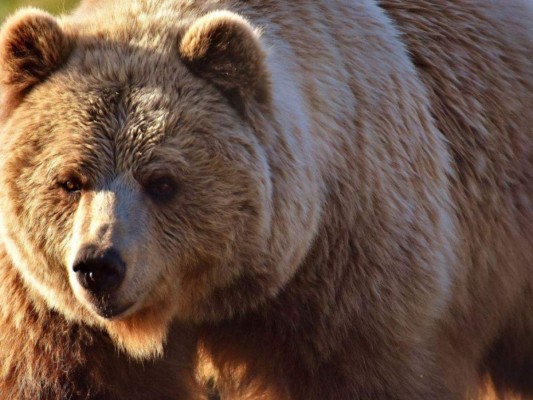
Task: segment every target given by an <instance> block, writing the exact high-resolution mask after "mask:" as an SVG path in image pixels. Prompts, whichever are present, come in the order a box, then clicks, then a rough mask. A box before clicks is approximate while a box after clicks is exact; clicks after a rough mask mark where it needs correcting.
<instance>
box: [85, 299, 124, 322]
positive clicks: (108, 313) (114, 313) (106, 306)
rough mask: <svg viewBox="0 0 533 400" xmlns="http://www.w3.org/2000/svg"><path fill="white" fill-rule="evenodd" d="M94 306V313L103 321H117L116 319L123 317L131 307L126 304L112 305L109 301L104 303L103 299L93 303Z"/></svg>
mask: <svg viewBox="0 0 533 400" xmlns="http://www.w3.org/2000/svg"><path fill="white" fill-rule="evenodd" d="M93 305H94V311H96V313H97V314H98V315H99V316H100V317H102V318H105V319H109V320H111V319H117V318H118V317H121V316H124V314H126V312H127V311H128V310H130V309H131V308H132V306H133V304H127V305H125V306H124V305H116V304H112V303H110V302H109V301H106V300H104V299H99V300H96V301H95V302H93Z"/></svg>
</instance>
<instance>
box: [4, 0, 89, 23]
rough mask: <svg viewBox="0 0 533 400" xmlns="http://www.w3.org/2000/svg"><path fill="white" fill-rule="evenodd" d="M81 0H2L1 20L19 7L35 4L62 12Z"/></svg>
mask: <svg viewBox="0 0 533 400" xmlns="http://www.w3.org/2000/svg"><path fill="white" fill-rule="evenodd" d="M78 1H79V0H0V22H3V21H4V19H5V17H7V16H8V15H9V14H11V13H12V12H13V11H15V10H16V9H17V8H19V7H23V6H34V7H39V8H42V9H44V10H47V11H49V12H51V13H52V14H60V13H62V12H65V11H68V10H70V9H71V8H72V7H74V6H75V5H76V4H77V2H78Z"/></svg>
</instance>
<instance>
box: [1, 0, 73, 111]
mask: <svg viewBox="0 0 533 400" xmlns="http://www.w3.org/2000/svg"><path fill="white" fill-rule="evenodd" d="M71 49H72V46H71V41H70V40H69V39H68V38H67V35H66V34H65V33H64V32H63V30H62V29H61V27H60V26H59V25H58V23H57V21H56V19H55V18H54V17H53V16H52V15H50V14H48V13H46V12H44V11H40V10H38V9H34V8H28V9H24V10H21V11H19V12H18V13H16V14H15V15H13V16H12V17H11V18H10V19H8V20H7V22H6V23H5V24H4V26H3V27H2V29H1V31H0V84H1V86H2V87H1V89H2V91H3V93H2V94H3V97H4V101H5V103H7V104H4V107H15V106H16V105H17V104H18V102H20V100H21V99H22V98H23V97H24V95H25V94H26V93H27V92H28V91H29V89H31V88H32V87H34V86H35V85H37V84H39V83H41V82H42V81H44V80H45V79H46V78H47V77H48V76H49V75H50V74H52V73H53V72H54V71H55V70H57V69H58V68H59V67H60V66H61V65H62V64H63V63H64V62H65V61H66V59H67V57H68V55H69V54H70V51H71ZM4 111H5V110H4Z"/></svg>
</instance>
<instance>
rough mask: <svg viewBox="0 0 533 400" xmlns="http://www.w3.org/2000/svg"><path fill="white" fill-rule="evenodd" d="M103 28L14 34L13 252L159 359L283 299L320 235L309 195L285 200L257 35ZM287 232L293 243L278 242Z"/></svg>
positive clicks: (10, 91) (6, 35)
mask: <svg viewBox="0 0 533 400" xmlns="http://www.w3.org/2000/svg"><path fill="white" fill-rule="evenodd" d="M106 12H107V11H106ZM103 13H104V12H103V11H102V14H101V15H100V19H98V17H91V18H84V17H82V16H80V15H74V16H71V17H65V18H62V19H58V18H55V17H53V16H51V15H49V14H47V13H44V12H42V11H39V10H36V9H25V10H22V11H20V12H19V13H17V14H15V15H14V16H12V17H11V18H10V19H8V20H7V22H6V23H5V24H4V27H3V29H2V30H1V32H0V77H1V78H0V79H1V82H0V85H1V91H2V102H3V103H2V104H3V107H2V110H3V115H2V117H1V120H0V126H1V132H0V135H1V136H0V138H1V142H0V147H1V148H2V159H1V160H0V185H1V186H0V187H1V188H2V189H1V191H0V227H1V235H2V236H1V239H2V241H3V243H4V245H5V247H6V250H7V252H8V254H9V255H10V257H11V259H12V260H13V264H14V265H15V266H16V268H18V270H19V271H20V273H21V276H22V277H23V279H24V282H25V283H26V285H27V286H28V288H30V293H32V295H34V296H35V298H36V299H41V300H44V301H45V304H46V305H47V306H48V307H50V308H51V309H54V310H57V311H58V312H60V313H62V314H64V315H65V317H66V318H67V319H69V320H72V321H74V322H81V323H84V324H89V325H91V326H95V327H97V328H101V329H104V330H105V331H107V332H108V333H109V334H110V336H111V337H112V338H114V340H115V341H116V342H117V344H118V345H119V346H121V347H122V348H123V349H125V350H127V351H128V352H129V353H130V354H131V355H133V356H135V357H139V358H145V357H150V356H153V355H156V354H159V353H160V352H161V351H162V346H163V343H164V341H165V337H166V334H167V330H168V325H169V323H170V321H171V320H172V319H173V318H176V317H177V318H182V319H185V320H190V321H196V322H201V321H216V320H219V319H223V318H230V317H232V316H234V315H236V314H238V313H242V312H245V311H246V310H248V309H250V308H253V307H256V306H257V305H258V304H260V303H261V302H262V301H264V300H265V299H267V298H268V297H270V296H273V295H275V293H276V292H278V291H279V289H280V288H281V287H282V286H283V284H284V283H285V282H286V281H287V280H288V279H290V276H291V275H292V274H293V273H294V269H295V267H293V265H296V264H297V263H295V260H297V259H298V258H301V257H303V254H304V250H302V249H303V247H304V246H303V245H302V244H301V243H304V242H305V240H304V239H303V238H304V237H306V235H308V233H306V232H307V231H309V230H310V224H311V223H312V222H310V221H314V220H313V218H311V217H309V212H308V211H309V209H311V208H312V207H311V205H307V203H306V200H305V199H301V198H298V191H299V190H300V188H301V186H300V184H294V185H293V189H289V190H294V193H293V194H291V196H292V197H290V196H289V199H286V198H280V199H278V200H275V191H274V189H273V187H274V186H275V185H274V184H273V177H272V170H273V168H274V167H273V166H272V161H271V160H270V159H269V155H268V152H267V150H266V149H267V147H268V146H269V145H270V144H269V140H270V139H269V138H268V134H267V130H268V129H267V128H265V126H266V123H264V122H263V121H264V120H265V119H266V118H268V117H266V116H268V113H269V112H270V110H271V88H270V86H271V84H270V77H269V72H268V68H267V64H266V61H265V60H266V54H265V51H264V50H263V48H264V46H263V45H262V43H261V37H260V32H259V31H258V30H257V29H255V28H253V27H252V26H251V25H250V23H249V22H247V21H246V20H245V19H243V18H242V17H240V16H238V15H237V14H234V13H232V12H229V11H213V12H208V13H204V14H203V15H200V16H195V17H188V18H182V19H180V20H179V21H176V19H175V18H169V17H164V16H161V15H159V16H158V17H157V18H153V20H151V19H150V18H148V19H146V18H143V17H142V15H141V16H138V18H136V19H135V20H132V19H131V18H130V17H128V14H126V16H122V17H121V15H122V14H121V13H117V14H116V18H115V17H113V18H111V17H109V18H107V19H105V17H104V16H103ZM103 21H104V22H103ZM307 172H308V171H306V173H307ZM286 175H290V173H288V174H286ZM302 185H303V183H302ZM286 186H287V187H288V188H290V187H291V185H289V184H288V185H286ZM290 199H293V200H290ZM275 203H276V204H275ZM289 208H290V209H291V210H300V212H299V213H294V212H289V211H290V210H289V211H287V212H286V213H285V212H284V209H287V210H288V209H289ZM275 219H278V220H282V221H283V224H284V227H292V228H294V229H293V230H291V229H286V230H285V231H286V237H281V236H280V235H278V236H277V240H276V241H273V240H272V237H273V230H275V228H274V220H275ZM300 227H301V228H300Z"/></svg>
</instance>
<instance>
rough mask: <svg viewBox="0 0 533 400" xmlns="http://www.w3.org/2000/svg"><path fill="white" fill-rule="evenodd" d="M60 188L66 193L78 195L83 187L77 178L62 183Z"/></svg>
mask: <svg viewBox="0 0 533 400" xmlns="http://www.w3.org/2000/svg"><path fill="white" fill-rule="evenodd" d="M61 187H62V188H63V190H64V191H65V192H67V193H79V192H80V191H81V189H82V187H83V185H82V183H81V181H80V180H79V179H78V178H75V177H71V178H68V179H66V180H65V181H63V182H62V183H61Z"/></svg>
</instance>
